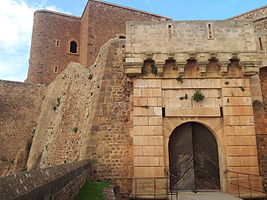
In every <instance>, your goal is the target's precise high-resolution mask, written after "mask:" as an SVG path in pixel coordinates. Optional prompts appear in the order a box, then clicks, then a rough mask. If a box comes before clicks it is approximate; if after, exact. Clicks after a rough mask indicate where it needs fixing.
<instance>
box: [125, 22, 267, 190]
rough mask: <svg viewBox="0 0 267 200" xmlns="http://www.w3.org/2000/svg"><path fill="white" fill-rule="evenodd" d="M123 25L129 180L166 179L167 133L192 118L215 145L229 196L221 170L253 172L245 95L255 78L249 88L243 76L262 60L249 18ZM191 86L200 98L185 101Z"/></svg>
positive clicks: (249, 113) (255, 164) (252, 141)
mask: <svg viewBox="0 0 267 200" xmlns="http://www.w3.org/2000/svg"><path fill="white" fill-rule="evenodd" d="M126 30H127V34H126V38H127V42H126V63H125V70H126V74H127V76H128V77H130V78H131V80H132V81H133V85H134V91H133V98H134V99H133V101H134V108H133V133H132V135H133V147H134V177H139V178H145V177H165V176H166V173H165V172H166V171H168V169H169V166H170V162H171V161H170V160H169V150H168V144H169V138H170V136H171V133H172V131H173V130H174V129H175V128H176V127H177V126H178V125H181V124H183V123H185V122H199V123H201V124H203V125H205V126H206V127H208V128H209V129H210V130H211V131H212V132H213V134H214V136H215V138H216V140H217V143H218V149H219V166H220V182H221V189H222V190H223V191H229V192H231V193H236V192H237V190H236V187H234V186H231V185H228V184H227V180H226V177H225V170H232V171H238V172H243V173H248V174H259V162H258V153H257V143H256V129H255V121H257V118H254V114H253V104H252V94H251V92H252V90H255V89H257V90H260V82H259V80H257V81H256V83H254V85H253V87H254V88H253V89H252V84H251V80H250V79H252V78H251V77H252V76H253V77H254V75H257V74H258V72H259V67H260V66H261V63H262V59H263V58H262V54H261V53H260V52H259V51H258V45H257V41H258V40H257V36H256V35H255V34H254V26H253V24H252V22H251V21H246V20H244V21H234V20H233V21H189V22H183V21H182V22H128V23H127V28H126ZM141 33H142V34H141ZM133 41H134V42H133ZM155 67H156V68H157V72H156V74H155V71H153V68H155ZM154 70H155V69H154ZM177 77H181V79H182V81H179V80H176V79H177ZM254 78H255V77H254ZM196 89H198V90H201V91H202V92H203V94H204V96H205V99H204V101H203V102H194V101H193V100H192V96H193V94H194V92H195V90H196ZM253 92H254V91H253ZM185 96H187V98H186V97H185ZM182 97H184V98H182ZM162 108H164V110H163V109H162ZM163 113H164V114H163ZM149 130H157V131H153V132H151V131H149ZM259 149H261V148H260V147H259ZM264 167H265V168H266V166H264ZM149 184H150V183H149V182H147V183H144V186H143V188H146V190H144V193H146V192H148V191H149V190H150V188H149V187H148V185H149ZM164 184H165V183H164V182H163V183H162V186H159V189H158V193H161V192H162V189H163V188H164ZM253 184H254V185H255V187H258V188H259V189H260V188H261V183H260V182H258V183H253ZM254 195H256V194H254Z"/></svg>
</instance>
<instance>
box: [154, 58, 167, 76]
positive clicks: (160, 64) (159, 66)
mask: <svg viewBox="0 0 267 200" xmlns="http://www.w3.org/2000/svg"><path fill="white" fill-rule="evenodd" d="M155 65H156V67H157V70H158V72H157V74H158V75H163V71H164V70H163V68H164V65H165V61H164V62H162V61H155Z"/></svg>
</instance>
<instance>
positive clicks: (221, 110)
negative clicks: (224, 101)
mask: <svg viewBox="0 0 267 200" xmlns="http://www.w3.org/2000/svg"><path fill="white" fill-rule="evenodd" d="M220 113H221V117H223V108H222V107H220Z"/></svg>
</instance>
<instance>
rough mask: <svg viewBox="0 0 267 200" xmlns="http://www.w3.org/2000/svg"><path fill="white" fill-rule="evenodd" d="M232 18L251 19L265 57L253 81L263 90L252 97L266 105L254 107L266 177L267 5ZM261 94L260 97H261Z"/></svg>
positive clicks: (262, 168) (266, 184) (259, 156)
mask: <svg viewBox="0 0 267 200" xmlns="http://www.w3.org/2000/svg"><path fill="white" fill-rule="evenodd" d="M229 19H230V20H251V21H253V24H254V29H255V32H256V35H257V38H256V41H257V43H258V50H259V52H260V53H261V54H262V55H261V56H262V58H263V65H262V66H264V67H263V68H261V69H260V73H259V75H256V76H254V78H253V79H252V83H253V85H254V86H256V85H257V87H256V88H258V87H259V85H260V88H261V90H258V89H256V88H255V87H254V89H253V91H255V93H253V94H252V98H253V99H254V100H255V101H256V100H257V101H258V102H262V103H263V105H264V106H255V107H254V116H255V124H256V135H257V146H258V159H259V165H260V172H261V174H262V175H263V176H264V177H267V166H266V162H267V156H266V155H267V143H266V141H267V130H266V127H265V126H266V125H265V124H266V122H267V119H266V109H264V108H266V105H267V97H266V93H267V89H266V88H267V87H266V75H267V73H266V71H267V69H266V58H267V57H266V54H265V52H266V48H267V35H266V30H267V6H263V7H260V8H257V9H255V10H252V11H249V12H246V13H242V14H240V15H237V16H234V17H231V18H229ZM259 96H260V97H259ZM257 97H258V98H257ZM264 187H265V190H266V188H267V183H266V182H265V183H264Z"/></svg>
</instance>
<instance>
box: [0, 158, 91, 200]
mask: <svg viewBox="0 0 267 200" xmlns="http://www.w3.org/2000/svg"><path fill="white" fill-rule="evenodd" d="M91 170H92V163H91V161H89V160H87V161H80V162H76V163H71V164H65V165H61V166H56V167H50V168H46V169H38V170H33V171H27V172H21V173H17V174H14V175H10V176H7V177H1V178H0V199H3V200H11V199H20V200H37V199H38V200H45V199H52V200H66V199H68V200H72V199H74V197H75V196H76V195H77V193H78V192H79V190H80V188H81V187H82V185H83V184H84V183H85V180H86V179H88V178H89V176H90V174H91Z"/></svg>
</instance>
